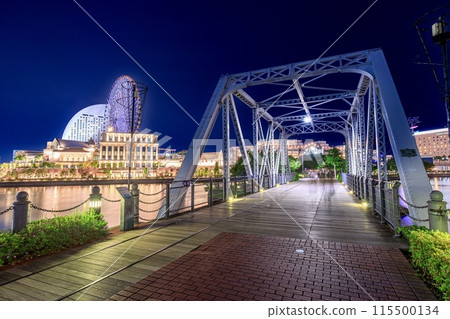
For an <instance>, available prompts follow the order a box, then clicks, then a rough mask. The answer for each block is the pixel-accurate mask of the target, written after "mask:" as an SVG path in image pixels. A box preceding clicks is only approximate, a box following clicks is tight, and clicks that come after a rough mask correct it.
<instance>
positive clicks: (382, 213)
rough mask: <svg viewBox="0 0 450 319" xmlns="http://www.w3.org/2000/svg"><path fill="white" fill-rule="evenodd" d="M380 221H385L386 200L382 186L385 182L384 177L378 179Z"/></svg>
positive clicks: (383, 222)
mask: <svg viewBox="0 0 450 319" xmlns="http://www.w3.org/2000/svg"><path fill="white" fill-rule="evenodd" d="M379 185H380V223H382V224H385V223H386V200H385V194H384V186H385V185H386V182H385V180H384V179H382V180H380V184H379Z"/></svg>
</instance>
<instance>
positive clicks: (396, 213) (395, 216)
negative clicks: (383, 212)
mask: <svg viewBox="0 0 450 319" xmlns="http://www.w3.org/2000/svg"><path fill="white" fill-rule="evenodd" d="M399 188H400V183H399V182H395V183H394V186H392V223H393V224H394V225H393V226H394V237H400V233H399V232H398V228H399V227H400V209H399V207H398V206H399V197H398V189H399Z"/></svg>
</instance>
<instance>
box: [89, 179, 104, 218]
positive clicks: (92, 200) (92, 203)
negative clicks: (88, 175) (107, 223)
mask: <svg viewBox="0 0 450 319" xmlns="http://www.w3.org/2000/svg"><path fill="white" fill-rule="evenodd" d="M89 208H90V209H93V210H94V211H95V212H96V213H98V214H100V213H101V210H102V194H100V187H98V186H94V187H92V192H91V194H90V195H89Z"/></svg>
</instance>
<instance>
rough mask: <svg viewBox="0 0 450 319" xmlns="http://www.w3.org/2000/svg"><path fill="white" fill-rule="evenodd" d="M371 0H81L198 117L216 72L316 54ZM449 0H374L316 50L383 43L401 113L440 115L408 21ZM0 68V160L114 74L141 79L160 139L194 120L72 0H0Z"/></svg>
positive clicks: (189, 131) (181, 139) (54, 126)
mask: <svg viewBox="0 0 450 319" xmlns="http://www.w3.org/2000/svg"><path fill="white" fill-rule="evenodd" d="M372 2H373V1H371V0H370V1H367V0H358V1H356V0H352V1H345V0H343V1H335V0H333V1H328V0H325V1H312V0H310V1H292V0H291V1H282V0H273V1H268V0H266V1H264V0H259V1H245V0H240V1H212V0H210V1H152V0H151V1H143V0H142V1H141V0H128V1H123V0H122V1H117V0H108V1H98V0H96V1H94V0H79V3H80V4H81V5H82V6H83V7H84V8H85V9H86V10H87V11H88V12H89V13H90V14H91V15H92V16H93V17H94V18H95V19H96V20H97V21H98V22H99V23H100V24H101V25H102V26H103V27H104V28H105V29H106V30H107V31H108V32H109V33H110V34H111V35H112V36H113V37H115V38H116V40H117V41H118V42H119V43H120V44H121V45H122V46H123V47H124V48H125V49H126V50H127V51H128V52H129V53H130V54H131V55H132V56H133V57H134V58H135V59H136V60H137V61H138V62H139V63H140V64H141V65H142V66H143V67H144V68H145V69H146V70H147V71H148V72H149V73H150V74H151V75H152V76H153V77H154V78H156V79H157V81H159V82H160V83H161V85H162V86H163V87H164V88H165V89H166V90H167V91H168V92H170V94H171V95H172V96H173V97H174V98H175V99H176V100H178V102H179V103H180V104H181V105H182V106H183V107H184V108H186V110H188V111H189V113H190V114H191V115H192V116H193V117H194V118H195V119H196V120H197V121H200V119H201V116H202V114H203V111H204V110H205V107H206V105H207V103H208V101H209V99H210V96H211V93H212V91H213V90H214V88H215V86H216V84H217V81H218V79H219V77H220V75H221V74H226V73H230V74H232V73H238V72H244V71H250V70H254V69H259V68H265V67H271V66H276V65H281V64H287V63H293V62H300V61H304V60H312V59H315V58H317V57H318V56H319V55H320V54H321V53H322V52H323V51H324V50H325V49H326V48H327V47H328V46H329V45H330V44H331V43H332V42H333V41H334V40H335V39H336V38H337V37H338V36H339V35H340V34H341V33H342V32H343V31H344V30H345V29H346V28H347V27H348V26H349V25H350V24H351V23H352V22H353V21H354V20H355V19H356V18H357V17H358V16H359V15H360V14H361V13H362V12H363V11H364V10H365V9H366V8H367V7H369V5H370V4H371V3H372ZM447 3H448V0H447V1H389V0H379V1H378V2H377V3H376V4H375V5H374V7H373V8H372V9H371V10H370V11H369V12H368V13H367V14H366V15H365V16H364V17H363V18H362V19H361V20H360V21H359V22H358V23H357V24H356V25H355V26H354V27H353V28H352V29H351V30H350V31H349V32H348V33H347V34H345V36H344V37H343V38H342V39H341V40H340V41H339V42H338V43H336V44H335V45H334V46H333V47H332V48H331V50H330V51H329V52H328V53H327V54H326V55H327V56H330V55H336V54H341V53H348V52H353V51H359V50H365V49H372V48H378V47H379V48H382V49H383V50H384V53H385V56H386V58H387V62H388V65H389V67H390V69H391V72H392V75H393V77H394V81H395V83H396V86H397V89H398V91H399V94H400V98H401V100H402V103H403V107H404V109H405V112H406V114H407V116H420V119H421V121H422V123H420V124H419V129H420V130H424V129H430V128H438V127H444V126H445V125H446V120H445V111H444V106H443V102H442V101H441V99H440V94H439V91H438V89H437V86H436V84H435V83H434V81H433V78H432V75H431V72H429V69H428V67H427V66H424V65H417V64H414V63H413V59H414V58H415V57H416V56H417V55H419V54H420V53H421V52H422V51H421V46H420V43H419V40H418V36H417V33H416V31H415V29H414V21H415V20H416V19H417V18H419V17H420V16H422V15H423V14H424V13H426V12H428V11H430V10H432V9H434V8H436V7H439V6H442V5H445V4H447ZM435 49H438V47H435ZM421 60H422V61H424V59H421ZM0 70H1V75H2V76H1V78H0V103H1V104H0V108H1V119H0V121H1V125H0V136H1V147H0V156H1V158H0V161H1V162H5V161H10V160H11V159H12V151H13V150H14V149H30V150H42V149H43V148H45V146H46V142H47V141H50V140H53V138H55V137H61V136H62V133H63V130H64V127H65V125H66V124H67V122H68V121H69V120H70V118H71V117H72V116H73V115H74V114H75V113H76V112H77V111H79V110H81V109H82V108H84V107H86V106H89V105H93V104H97V103H106V100H107V97H108V94H109V90H110V88H111V86H112V84H113V83H114V81H115V80H116V78H118V77H119V76H120V75H123V74H128V75H130V76H131V77H133V78H134V79H136V80H137V81H140V82H144V83H146V84H147V85H148V86H149V93H148V96H147V100H146V104H145V110H144V118H143V124H142V126H141V127H142V128H149V129H151V130H153V131H157V132H160V133H162V134H163V135H169V136H171V137H172V140H171V141H170V142H169V144H166V145H164V146H163V147H166V146H168V145H171V146H172V147H175V148H176V149H177V150H182V149H187V147H188V145H189V142H190V139H191V138H192V136H193V134H194V132H195V129H196V124H195V123H194V122H193V121H192V120H191V119H190V118H189V117H188V116H187V115H186V114H185V113H183V112H182V111H181V110H180V109H179V107H178V106H177V105H176V104H175V103H174V102H173V101H171V100H170V99H169V98H168V97H167V96H166V95H165V93H163V92H162V91H161V89H159V88H158V87H157V86H156V85H155V84H154V83H153V82H152V81H151V79H150V78H149V77H147V75H146V74H145V73H144V72H143V71H142V70H140V69H139V68H138V67H137V66H136V65H135V64H134V63H133V61H131V59H130V58H129V57H128V56H126V55H125V53H123V52H122V50H121V49H120V48H119V47H118V46H117V45H116V44H115V43H114V42H113V41H112V40H111V39H110V38H108V36H107V35H106V34H105V33H104V32H103V31H102V30H101V29H100V28H99V27H98V26H97V25H95V24H94V22H92V21H91V20H90V19H89V18H88V16H87V15H86V14H85V13H84V12H83V11H82V10H81V9H80V8H79V7H78V6H77V5H76V4H75V3H74V2H73V1H70V0H54V1H49V0H41V1H33V0H24V1H22V0H21V1H12V0H10V1H6V0H1V1H0ZM439 72H440V74H441V70H439ZM241 121H243V122H245V121H248V120H245V119H241ZM244 133H245V132H244ZM214 137H216V138H219V135H216V136H214ZM311 137H312V136H311V135H308V136H305V137H302V138H303V139H304V138H311ZM245 138H247V139H250V138H251V135H250V134H246V136H245ZM334 139H335V137H330V138H329V140H330V142H331V143H333V142H335V143H337V142H339V141H338V140H334Z"/></svg>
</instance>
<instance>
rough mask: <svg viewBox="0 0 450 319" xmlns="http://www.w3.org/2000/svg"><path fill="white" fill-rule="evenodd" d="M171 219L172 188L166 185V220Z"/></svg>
mask: <svg viewBox="0 0 450 319" xmlns="http://www.w3.org/2000/svg"><path fill="white" fill-rule="evenodd" d="M169 217H170V186H169V183H166V219H168V218H169Z"/></svg>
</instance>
